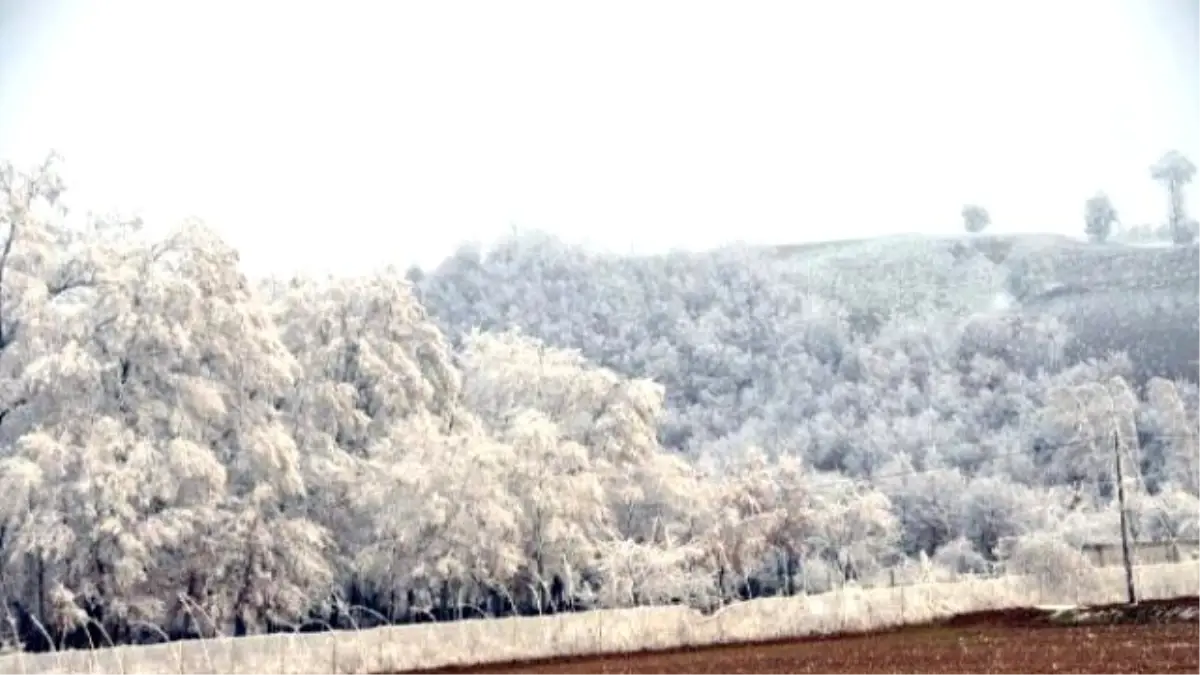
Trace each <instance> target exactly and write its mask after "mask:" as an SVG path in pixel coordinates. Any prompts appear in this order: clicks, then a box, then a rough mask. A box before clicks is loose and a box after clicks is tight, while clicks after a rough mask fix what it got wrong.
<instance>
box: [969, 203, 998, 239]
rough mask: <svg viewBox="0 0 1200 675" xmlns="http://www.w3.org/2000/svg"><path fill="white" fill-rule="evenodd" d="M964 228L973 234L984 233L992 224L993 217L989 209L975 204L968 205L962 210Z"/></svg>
mask: <svg viewBox="0 0 1200 675" xmlns="http://www.w3.org/2000/svg"><path fill="white" fill-rule="evenodd" d="M962 218H963V227H964V228H966V230H967V232H970V233H972V234H975V233H979V232H983V231H984V230H985V229H987V226H988V225H990V224H991V222H992V217H991V216H990V215H989V214H988V212H987V209H985V208H983V207H982V206H978V205H975V204H968V205H966V206H964V207H963V209H962Z"/></svg>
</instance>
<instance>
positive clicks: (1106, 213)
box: [1083, 192, 1117, 243]
mask: <svg viewBox="0 0 1200 675" xmlns="http://www.w3.org/2000/svg"><path fill="white" fill-rule="evenodd" d="M1083 221H1084V232H1085V233H1086V234H1087V236H1088V239H1090V240H1092V241H1094V242H1098V243H1104V242H1105V241H1107V240H1108V235H1110V234H1112V229H1113V224H1114V223H1116V222H1117V210H1116V209H1115V208H1114V207H1113V205H1112V200H1110V199H1109V198H1108V195H1106V194H1104V193H1103V192H1097V193H1096V194H1095V195H1093V196H1092V197H1090V198H1088V200H1087V202H1085V203H1084V206H1083Z"/></svg>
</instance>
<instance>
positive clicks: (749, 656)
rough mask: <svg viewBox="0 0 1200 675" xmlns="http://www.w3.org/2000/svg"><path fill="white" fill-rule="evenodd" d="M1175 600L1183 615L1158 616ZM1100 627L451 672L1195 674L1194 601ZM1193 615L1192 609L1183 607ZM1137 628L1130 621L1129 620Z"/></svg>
mask: <svg viewBox="0 0 1200 675" xmlns="http://www.w3.org/2000/svg"><path fill="white" fill-rule="evenodd" d="M1170 602H1174V603H1176V604H1175V607H1176V608H1179V607H1180V606H1181V604H1182V606H1183V608H1184V610H1185V611H1184V613H1183V614H1182V615H1180V614H1179V613H1175V614H1173V615H1171V616H1165V615H1163V614H1162V612H1161V611H1160V610H1162V609H1165V608H1167V607H1168V604H1167V603H1170ZM1143 607H1144V609H1149V610H1154V611H1149V612H1146V611H1143V612H1141V613H1139V615H1138V616H1136V617H1132V616H1125V617H1123V618H1119V619H1117V621H1118V623H1105V624H1101V625H1072V626H1063V625H1052V624H1049V623H1047V622H1046V621H1045V620H1044V616H1042V617H1041V618H1038V617H1037V616H1035V614H1034V613H1032V612H1024V611H1022V610H1017V611H1014V612H989V613H980V614H975V615H970V616H967V617H960V618H959V619H955V620H951V621H950V622H947V623H945V624H943V625H937V626H920V627H911V628H903V629H899V630H894V631H888V632H881V633H874V634H869V635H852V636H835V637H825V638H811V639H803V640H792V641H787V642H776V643H764V644H755V645H734V646H728V647H706V648H700V649H691V650H678V651H669V652H656V653H643V654H624V655H615V656H604V657H599V656H595V657H578V658H569V659H556V660H552V661H538V662H526V663H520V664H502V665H501V664H497V665H493V666H479V667H477V668H463V669H453V670H451V669H446V670H442V671H436V672H446V673H449V672H457V673H888V672H890V673H897V672H910V673H911V672H924V673H1039V672H1042V673H1045V672H1055V673H1195V672H1197V671H1200V629H1198V624H1197V619H1196V611H1194V608H1196V607H1197V600H1196V599H1195V598H1190V599H1179V600H1176V601H1166V602H1162V603H1158V602H1156V603H1153V604H1151V603H1147V606H1143ZM1188 608H1192V609H1188ZM1131 621H1136V622H1131Z"/></svg>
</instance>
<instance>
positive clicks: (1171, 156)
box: [1150, 150, 1196, 244]
mask: <svg viewBox="0 0 1200 675" xmlns="http://www.w3.org/2000/svg"><path fill="white" fill-rule="evenodd" d="M1150 175H1151V176H1152V177H1153V178H1154V180H1156V181H1159V182H1160V183H1162V184H1163V186H1164V187H1166V188H1167V199H1168V200H1169V204H1170V206H1169V211H1168V212H1167V224H1168V226H1169V227H1170V228H1171V239H1172V241H1174V242H1175V243H1176V244H1190V243H1191V242H1193V241H1195V239H1196V233H1195V232H1194V231H1193V228H1192V227H1190V225H1191V221H1189V220H1188V217H1187V214H1186V213H1185V211H1184V207H1183V188H1184V186H1186V185H1187V184H1188V183H1190V182H1191V181H1192V178H1194V177H1195V176H1196V165H1195V164H1193V163H1192V161H1191V160H1190V159H1188V158H1187V157H1185V156H1184V155H1183V153H1181V152H1179V151H1178V150H1171V151H1169V152H1167V154H1165V155H1163V156H1162V157H1161V158H1160V159H1159V160H1158V161H1157V162H1156V163H1155V164H1154V166H1152V167H1150Z"/></svg>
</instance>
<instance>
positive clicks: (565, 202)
mask: <svg viewBox="0 0 1200 675" xmlns="http://www.w3.org/2000/svg"><path fill="white" fill-rule="evenodd" d="M1197 17H1198V14H1197V2H1196V1H1195V0H1193V1H1190V2H1189V1H1188V0H1123V1H1122V0H1036V1H1035V0H998V1H995V2H993V1H991V0H987V1H985V0H945V1H935V0H905V1H904V2H894V1H888V0H877V1H874V2H863V1H858V2H853V1H843V2H803V1H799V2H798V1H788V2H766V1H762V2H758V1H756V2H732V1H730V2H724V3H720V4H717V3H710V2H701V1H698V0H686V1H680V2H667V1H655V2H645V1H636V2H635V1H622V0H608V1H606V2H587V3H585V2H578V1H577V2H561V1H558V2H553V1H547V2H513V1H511V0H509V1H506V2H483V1H480V2H453V1H448V0H438V1H437V2H433V1H428V2H423V3H417V2H388V1H384V0H378V1H372V2H367V1H365V0H364V1H354V0H343V1H342V2H336V3H335V2H291V3H283V2H268V1H266V0H263V1H258V2H248V1H244V0H243V1H241V2H233V1H232V0H209V1H207V2H189V1H185V0H172V1H169V2H168V1H163V0H158V1H157V2H156V1H154V0H147V1H144V2H143V1H133V0H103V1H100V0H97V1H94V2H83V1H68V2H61V1H54V0H29V1H28V2H25V1H19V0H0V156H3V157H6V158H9V159H14V160H16V161H18V162H23V163H27V162H31V161H34V160H35V159H37V158H39V157H41V156H42V155H44V154H45V153H46V152H47V151H48V150H49V149H51V148H56V149H58V150H60V151H61V152H62V153H63V154H64V155H65V157H66V160H67V168H68V170H69V179H70V181H71V186H72V188H73V197H72V199H71V203H72V205H74V206H75V207H77V208H85V207H91V208H96V209H100V210H104V209H107V208H110V207H121V208H124V209H126V210H133V211H139V212H141V213H142V214H144V215H145V216H146V217H147V218H148V219H149V220H150V221H151V223H152V224H153V225H156V226H166V225H170V224H172V223H174V222H176V221H178V219H180V218H182V217H184V216H187V215H197V216H200V217H203V218H204V219H205V220H207V221H208V222H209V223H211V224H212V225H213V226H214V227H216V228H217V229H218V230H219V231H221V232H222V233H223V234H224V235H225V236H226V237H227V238H228V239H229V240H230V241H231V242H232V243H234V244H235V245H236V246H237V247H238V248H239V249H240V250H241V251H242V255H243V259H244V260H245V261H246V264H247V269H248V270H250V271H252V272H255V273H258V272H264V271H293V270H309V271H318V270H320V271H324V270H329V271H336V272H346V271H353V270H356V269H363V268H366V267H375V266H378V265H380V264H385V263H396V264H400V265H404V264H407V263H409V262H411V261H417V262H420V263H422V264H425V265H430V264H433V263H436V262H437V261H438V260H440V259H441V258H442V257H444V256H445V255H446V254H448V253H449V252H450V251H451V250H453V248H454V247H455V245H456V244H457V243H459V242H461V241H463V240H471V239H477V240H484V241H486V240H490V239H492V238H494V237H496V236H498V235H500V234H502V233H504V232H506V231H508V230H509V229H510V228H511V227H512V226H513V225H516V226H517V227H522V228H540V229H544V230H548V231H551V232H554V233H556V234H558V235H560V236H562V237H564V238H566V239H568V240H571V241H578V242H589V243H591V244H592V245H597V246H602V247H605V248H609V249H616V250H622V251H625V250H631V249H632V250H637V251H653V250H662V249H665V248H671V247H684V248H702V247H710V246H713V245H718V244H721V243H725V242H729V241H734V240H742V241H751V242H799V241H811V240H820V239H830V238H843V237H857V236H867V235H875V234H891V233H901V232H914V231H922V232H957V231H958V230H959V229H960V227H961V225H960V217H959V211H960V209H961V207H962V205H963V203H964V202H978V203H980V204H983V205H984V206H986V207H987V208H988V209H989V210H990V211H991V212H992V216H993V219H994V221H995V229H996V230H998V231H1033V230H1041V231H1057V232H1063V233H1071V234H1075V233H1078V232H1079V231H1080V230H1081V228H1082V222H1081V220H1082V215H1081V214H1082V203H1083V201H1084V200H1085V199H1086V198H1087V197H1088V196H1090V195H1091V194H1092V193H1094V192H1095V191H1096V190H1098V189H1104V190H1106V191H1108V192H1109V193H1110V195H1111V196H1112V197H1113V200H1114V202H1115V204H1116V206H1117V208H1118V210H1119V212H1120V213H1121V215H1122V216H1123V220H1125V222H1127V223H1140V222H1150V221H1154V222H1161V221H1162V219H1163V217H1164V213H1165V197H1164V196H1163V193H1162V190H1161V188H1160V187H1159V186H1157V185H1156V184H1154V183H1153V182H1152V181H1151V180H1150V179H1149V177H1148V166H1149V165H1150V164H1151V163H1152V162H1153V161H1154V160H1155V159H1157V158H1158V157H1159V156H1160V155H1162V153H1163V152H1164V151H1166V150H1167V149H1170V148H1177V149H1179V150H1181V151H1183V152H1184V153H1185V154H1188V155H1189V156H1190V157H1192V159H1193V160H1200V65H1198V61H1200V47H1198V44H1197V33H1198V31H1200V19H1198V18H1197ZM1195 193H1196V190H1195V189H1194V188H1193V190H1192V194H1191V195H1189V200H1190V204H1191V206H1192V209H1193V212H1195V210H1196V208H1197V205H1198V204H1200V200H1198V199H1196V198H1195Z"/></svg>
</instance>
